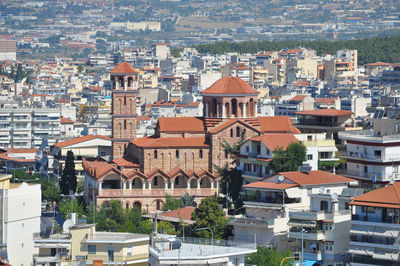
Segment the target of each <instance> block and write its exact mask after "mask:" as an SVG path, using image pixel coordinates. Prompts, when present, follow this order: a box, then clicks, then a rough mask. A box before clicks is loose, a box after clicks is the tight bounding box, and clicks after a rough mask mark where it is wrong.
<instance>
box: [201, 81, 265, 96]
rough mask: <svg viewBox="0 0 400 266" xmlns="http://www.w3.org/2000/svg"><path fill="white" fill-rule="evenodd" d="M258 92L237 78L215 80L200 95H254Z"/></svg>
mask: <svg viewBox="0 0 400 266" xmlns="http://www.w3.org/2000/svg"><path fill="white" fill-rule="evenodd" d="M258 93H259V92H258V91H257V90H255V89H253V88H252V87H251V86H250V85H249V84H248V83H247V82H246V81H244V80H243V79H240V78H238V77H223V78H221V79H219V80H217V81H216V82H215V83H214V84H212V85H211V87H209V88H208V89H205V90H203V91H202V92H201V94H239V95H240V94H254V95H257V94H258Z"/></svg>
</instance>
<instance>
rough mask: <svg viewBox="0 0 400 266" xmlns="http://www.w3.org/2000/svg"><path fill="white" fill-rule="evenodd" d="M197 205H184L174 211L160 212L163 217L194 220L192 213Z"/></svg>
mask: <svg viewBox="0 0 400 266" xmlns="http://www.w3.org/2000/svg"><path fill="white" fill-rule="evenodd" d="M195 209H196V208H195V207H190V206H187V207H183V208H179V209H176V210H172V211H167V212H163V213H161V214H160V216H161V217H172V218H176V219H177V220H179V219H182V220H192V213H193V212H194V210H195Z"/></svg>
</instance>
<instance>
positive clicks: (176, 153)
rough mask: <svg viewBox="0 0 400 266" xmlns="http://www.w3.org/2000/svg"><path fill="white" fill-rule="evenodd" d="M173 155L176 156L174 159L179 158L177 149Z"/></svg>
mask: <svg viewBox="0 0 400 266" xmlns="http://www.w3.org/2000/svg"><path fill="white" fill-rule="evenodd" d="M175 157H176V159H179V150H176V151H175Z"/></svg>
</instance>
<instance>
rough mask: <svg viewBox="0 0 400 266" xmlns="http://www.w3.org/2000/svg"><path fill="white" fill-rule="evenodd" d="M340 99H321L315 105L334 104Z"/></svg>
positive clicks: (316, 100)
mask: <svg viewBox="0 0 400 266" xmlns="http://www.w3.org/2000/svg"><path fill="white" fill-rule="evenodd" d="M337 99H338V98H333V97H330V98H328V97H319V98H317V99H315V103H326V104H334V103H335V102H336V100H337Z"/></svg>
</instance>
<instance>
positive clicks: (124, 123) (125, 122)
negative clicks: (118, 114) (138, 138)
mask: <svg viewBox="0 0 400 266" xmlns="http://www.w3.org/2000/svg"><path fill="white" fill-rule="evenodd" d="M124 129H126V120H124Z"/></svg>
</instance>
